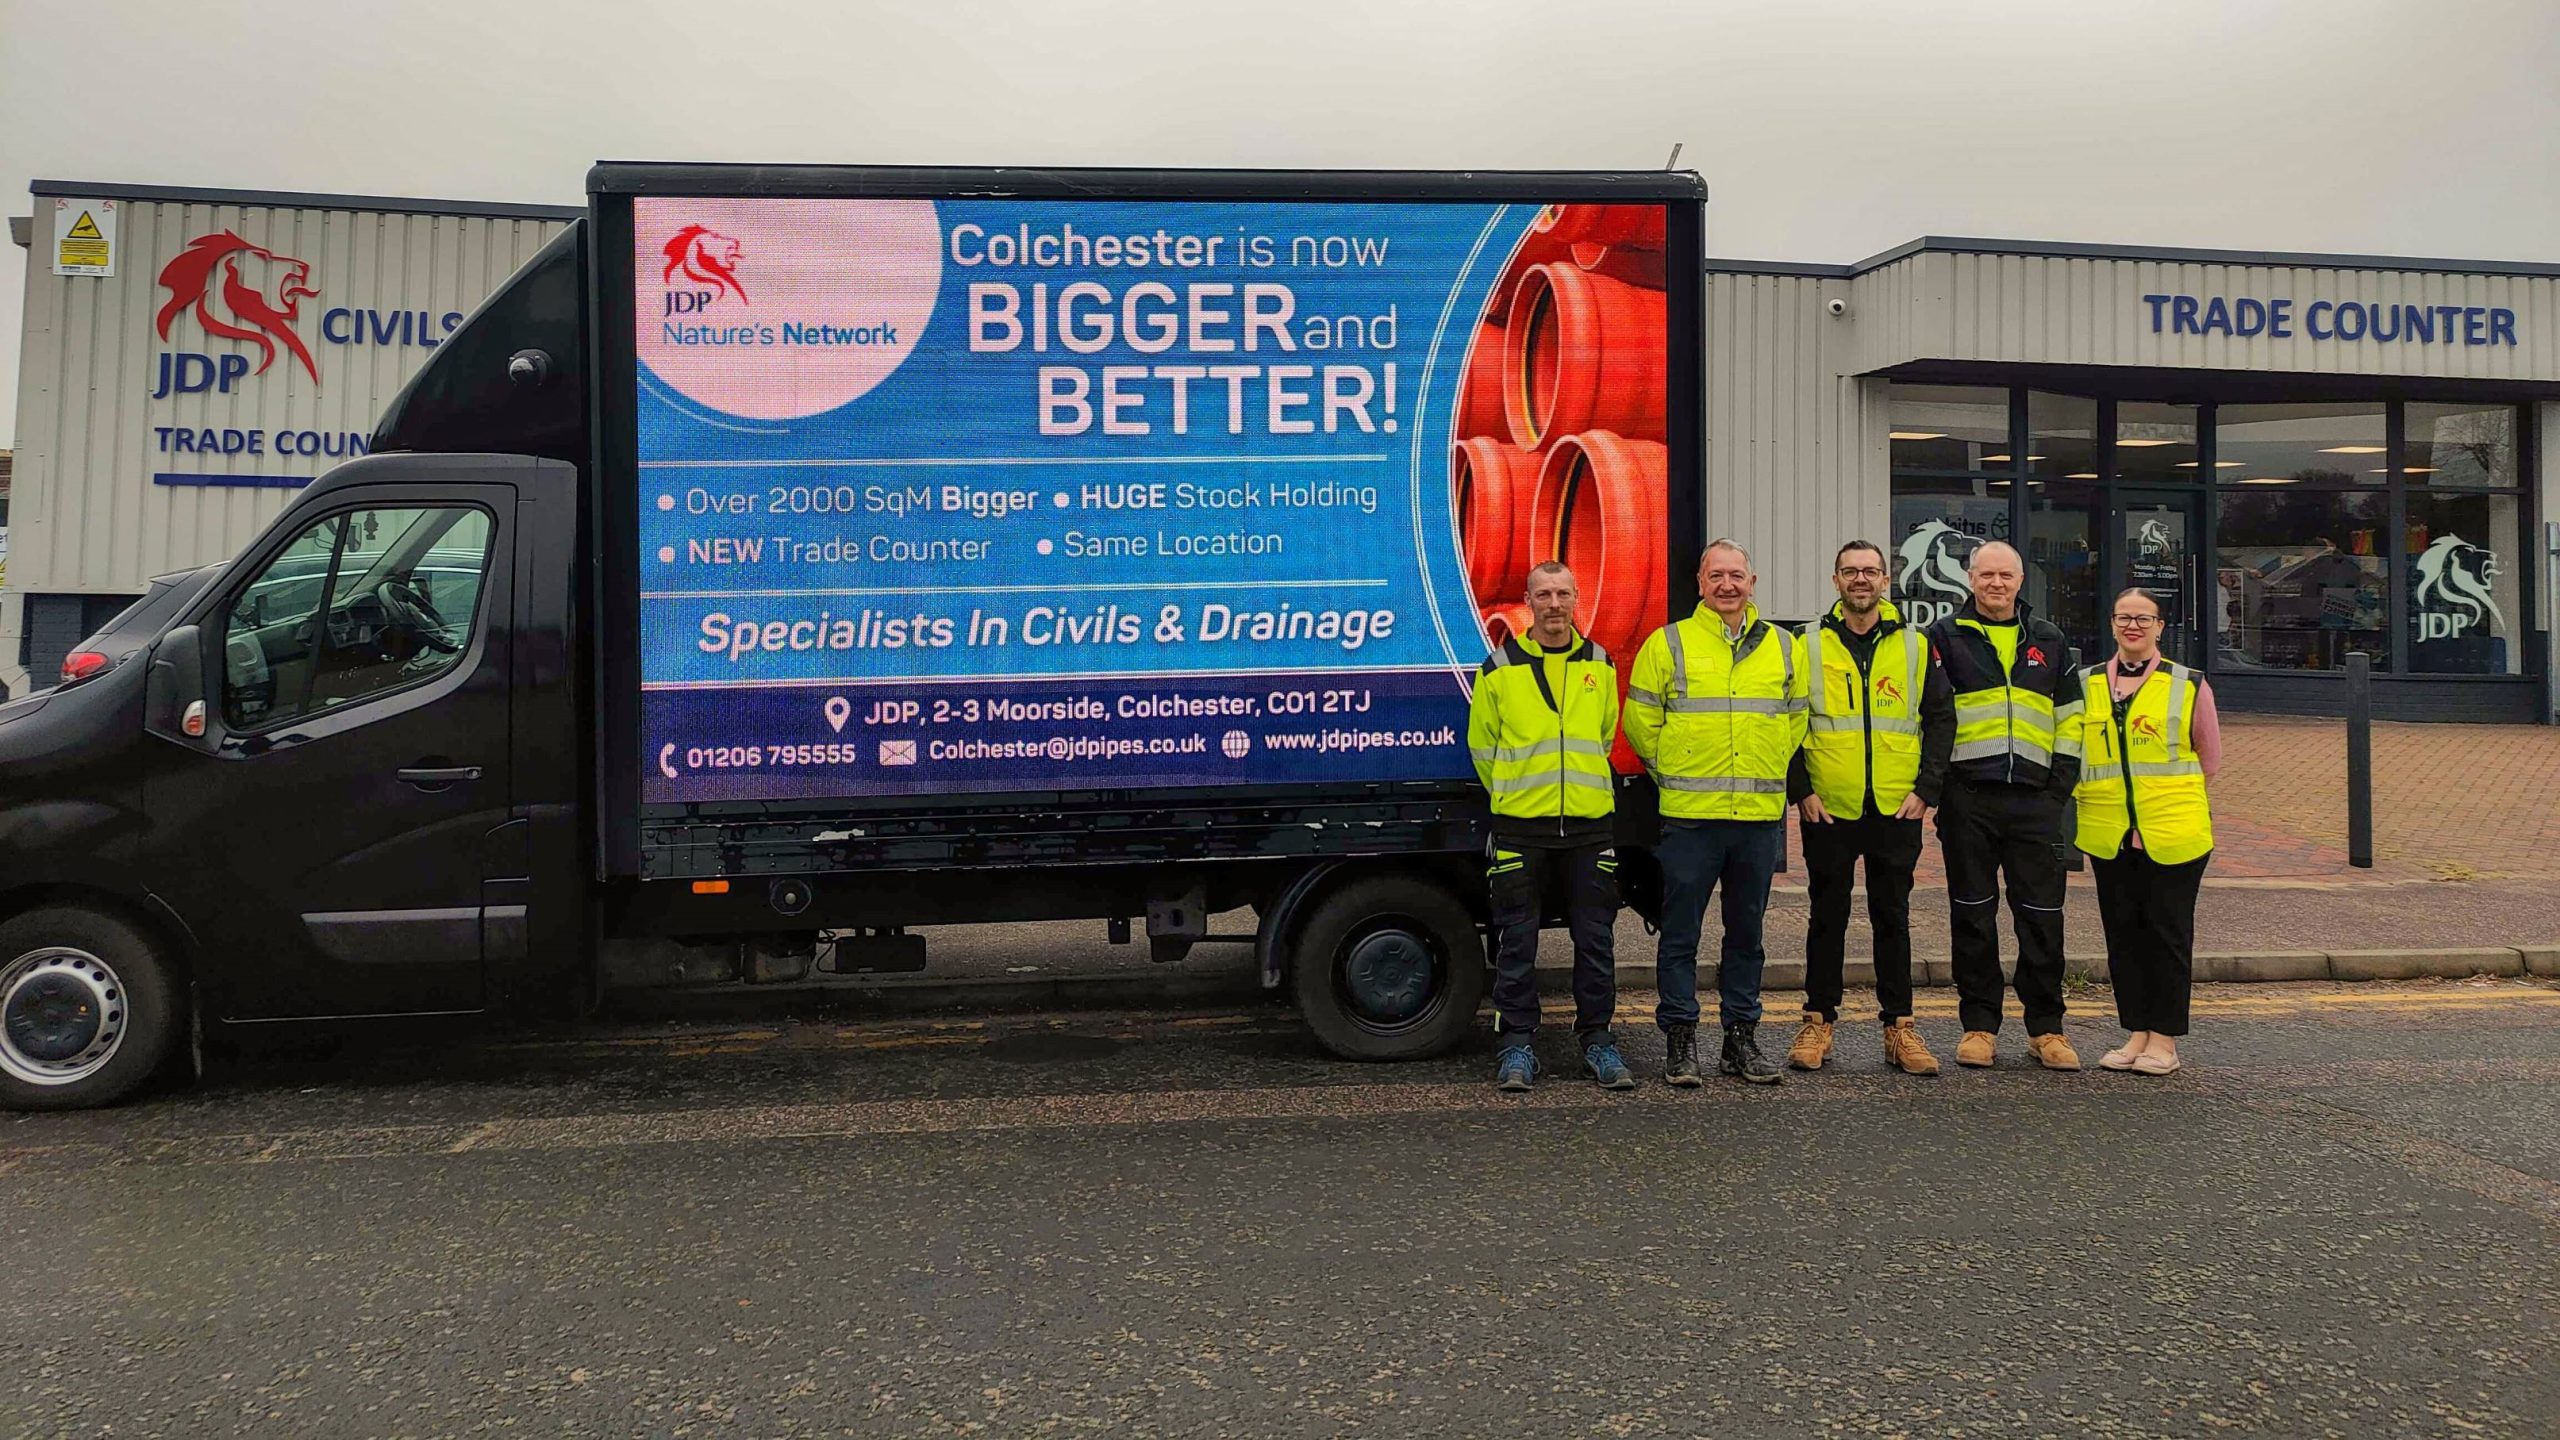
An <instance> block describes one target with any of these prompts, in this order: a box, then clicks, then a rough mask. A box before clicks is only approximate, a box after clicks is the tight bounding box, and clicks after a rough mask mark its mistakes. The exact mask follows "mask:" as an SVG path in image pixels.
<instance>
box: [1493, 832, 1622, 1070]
mask: <svg viewBox="0 0 2560 1440" xmlns="http://www.w3.org/2000/svg"><path fill="white" fill-rule="evenodd" d="M1485 884H1486V887H1487V888H1488V889H1489V890H1490V891H1491V892H1492V900H1493V928H1494V935H1495V940H1494V951H1493V1026H1494V1029H1495V1030H1496V1031H1497V1032H1499V1033H1501V1034H1503V1035H1518V1036H1519V1037H1521V1038H1522V1039H1524V1040H1532V1039H1535V1038H1537V1034H1538V921H1539V919H1540V917H1541V916H1542V914H1543V913H1544V911H1545V909H1546V901H1547V899H1548V898H1549V897H1550V896H1554V897H1555V898H1558V899H1561V900H1562V901H1563V902H1564V909H1565V916H1566V924H1567V926H1568V928H1570V929H1571V930H1572V932H1573V1033H1574V1037H1575V1038H1576V1039H1577V1040H1579V1041H1580V1042H1581V1043H1582V1044H1584V1045H1594V1044H1598V1043H1599V1042H1601V1041H1603V1040H1607V1039H1608V1038H1609V1018H1610V1017H1611V1016H1612V1015H1615V1014H1616V1013H1617V1010H1618V951H1617V925H1618V852H1617V851H1616V850H1615V849H1614V848H1612V847H1611V846H1609V845H1608V844H1606V843H1602V844H1597V845H1573V846H1555V847H1540V846H1530V845H1515V844H1512V843H1510V842H1508V841H1502V840H1497V841H1495V842H1494V850H1493V863H1492V864H1491V865H1489V866H1487V867H1486V868H1485ZM1559 891H1561V892H1562V893H1561V894H1558V893H1557V892H1559Z"/></svg>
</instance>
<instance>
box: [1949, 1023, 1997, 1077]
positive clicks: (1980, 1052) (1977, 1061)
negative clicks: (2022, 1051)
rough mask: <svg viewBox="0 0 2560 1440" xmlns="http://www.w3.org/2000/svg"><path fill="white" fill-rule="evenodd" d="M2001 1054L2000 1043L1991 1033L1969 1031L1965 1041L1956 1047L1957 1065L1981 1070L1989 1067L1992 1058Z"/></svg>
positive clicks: (1965, 1033)
mask: <svg viewBox="0 0 2560 1440" xmlns="http://www.w3.org/2000/svg"><path fill="white" fill-rule="evenodd" d="M1999 1052H2000V1045H1999V1042H1998V1040H1996V1039H1995V1038H1994V1037H1993V1036H1992V1033H1991V1032H1990V1031H1988V1030H1967V1031H1966V1032H1964V1039H1963V1040H1962V1041H1960V1042H1958V1043H1957V1045H1956V1063H1957V1064H1959V1065H1970V1066H1972V1067H1973V1068H1975V1069H1977V1070H1979V1069H1982V1068H1984V1067H1985V1066H1987V1065H1989V1064H1990V1063H1991V1057H1992V1056H1994V1055H1997V1054H1998V1053H1999Z"/></svg>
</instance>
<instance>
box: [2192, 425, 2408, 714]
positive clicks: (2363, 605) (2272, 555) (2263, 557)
mask: <svg viewBox="0 0 2560 1440" xmlns="http://www.w3.org/2000/svg"><path fill="white" fill-rule="evenodd" d="M2252 408H2256V407H2252ZM2275 408H2290V407H2275ZM2217 500H2218V503H2219V507H2220V513H2219V515H2218V516H2217V524H2216V527H2215V537H2214V543H2215V568H2216V577H2215V578H2216V582H2217V583H2218V584H2219V586H2220V587H2221V595H2220V598H2219V603H2218V605H2217V608H2216V611H2215V619H2214V642H2215V643H2214V650H2215V662H2216V664H2217V665H2223V666H2229V667H2231V668H2233V669H2235V670H2251V669H2259V670H2338V669H2343V668H2345V666H2346V663H2347V653H2348V652H2349V651H2351V650H2362V651H2364V652H2365V653H2366V654H2368V655H2371V656H2372V657H2373V666H2374V668H2375V669H2376V670H2385V669H2389V668H2390V664H2391V637H2390V632H2389V630H2388V629H2387V628H2386V627H2387V624H2388V620H2387V615H2388V612H2389V605H2390V577H2389V574H2388V571H2387V570H2386V568H2385V566H2386V565H2387V563H2388V559H2387V551H2388V546H2387V545H2385V544H2384V543H2383V541H2382V535H2383V532H2384V530H2385V529H2386V528H2387V527H2388V526H2389V524H2390V514H2391V504H2390V495H2389V494H2388V492H2386V491H2382V490H2353V491H2348V490H2327V489H2312V488H2307V487H2303V486H2294V485H2283V486H2278V485H2257V486H2233V487H2230V488H2228V489H2226V490H2224V491H2222V492H2221V494H2220V495H2219V496H2218V497H2217Z"/></svg>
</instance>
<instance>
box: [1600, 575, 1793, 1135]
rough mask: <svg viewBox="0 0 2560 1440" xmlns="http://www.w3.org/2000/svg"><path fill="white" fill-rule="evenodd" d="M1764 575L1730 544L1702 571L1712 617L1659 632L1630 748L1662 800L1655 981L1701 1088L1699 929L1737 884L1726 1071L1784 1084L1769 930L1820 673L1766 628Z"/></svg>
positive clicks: (1644, 664)
mask: <svg viewBox="0 0 2560 1440" xmlns="http://www.w3.org/2000/svg"><path fill="white" fill-rule="evenodd" d="M1758 585H1759V576H1758V575H1756V574H1754V573H1753V571H1752V569H1751V556H1750V555H1749V554H1748V553H1746V552H1745V551H1744V550H1743V548H1742V547H1741V546H1739V545H1736V544H1735V543H1733V542H1732V541H1730V540H1718V541H1716V542H1715V543H1713V544H1711V545H1709V546H1708V547H1707V553H1706V555H1705V557H1704V558H1703V559H1701V560H1700V561H1699V562H1698V594H1699V596H1700V597H1701V599H1700V603H1699V605H1698V612H1697V613H1696V614H1695V615H1693V616H1691V617H1689V618H1688V619H1686V620H1675V621H1673V622H1672V623H1670V624H1669V625H1666V626H1664V627H1663V628H1661V629H1660V630H1657V631H1655V632H1654V633H1653V635H1652V637H1651V638H1650V639H1648V640H1646V641H1645V642H1644V648H1643V649H1641V650H1638V651H1637V652H1636V666H1635V673H1634V675H1632V676H1631V677H1629V680H1628V683H1627V715H1626V724H1627V743H1628V744H1629V745H1631V746H1633V747H1634V749H1635V752H1636V754H1637V755H1638V756H1639V757H1640V758H1642V759H1643V761H1644V763H1645V767H1646V768H1647V769H1648V770H1650V771H1652V772H1653V780H1654V784H1655V785H1656V786H1658V787H1659V788H1660V790H1661V793H1662V847H1661V851H1660V854H1661V859H1662V935H1661V939H1660V942H1659V944H1658V946H1657V948H1656V949H1655V952H1654V973H1655V983H1656V985H1657V986H1658V987H1659V989H1660V992H1661V997H1662V999H1661V1004H1660V1006H1659V1007H1658V1008H1657V1009H1656V1010H1655V1012H1654V1019H1655V1022H1656V1023H1657V1024H1659V1025H1661V1026H1662V1032H1663V1039H1664V1048H1665V1049H1666V1051H1667V1052H1668V1056H1669V1060H1668V1064H1667V1066H1666V1068H1665V1071H1664V1078H1665V1079H1667V1080H1669V1081H1670V1082H1671V1083H1672V1084H1674V1085H1679V1086H1692V1085H1696V1084H1698V1083H1700V1081H1699V1075H1698V1063H1697V1045H1698V931H1699V927H1700V926H1701V925H1702V924H1703V923H1704V921H1705V919H1706V912H1707V900H1708V897H1709V896H1711V895H1713V894H1714V893H1715V888H1716V886H1717V885H1718V884H1719V883H1721V884H1722V885H1723V886H1724V947H1723V956H1722V961H1723V963H1722V965H1721V968H1720V969H1719V970H1718V972H1717V973H1718V976H1719V978H1720V981H1721V989H1722V992H1723V994H1722V997H1721V998H1722V1005H1721V1007H1720V1008H1721V1015H1720V1018H1721V1019H1722V1021H1723V1024H1724V1048H1723V1052H1722V1054H1721V1056H1720V1059H1719V1068H1720V1069H1722V1071H1723V1072H1724V1073H1725V1074H1727V1075H1734V1076H1739V1077H1740V1078H1742V1079H1744V1080H1748V1081H1750V1082H1752V1083H1754V1084H1760V1085H1768V1084H1774V1083H1776V1082H1777V1080H1778V1078H1779V1073H1780V1072H1779V1069H1778V1066H1777V1064H1776V1062H1774V1061H1772V1060H1770V1059H1769V1057H1768V1056H1766V1055H1763V1054H1762V1053H1760V1045H1759V1031H1760V971H1761V968H1762V965H1763V963H1764V961H1765V960H1766V959H1767V953H1766V952H1765V951H1764V950H1763V949H1762V947H1761V919H1762V917H1763V916H1764V915H1765V914H1766V913H1767V911H1768V908H1769V881H1770V877H1771V876H1773V875H1775V874H1776V873H1777V869H1778V853H1779V848H1780V846H1781V844H1782V843H1783V836H1782V835H1781V834H1780V831H1779V827H1780V826H1781V825H1782V824H1783V823H1784V820H1783V818H1782V817H1784V816H1785V814H1786V810H1787V764H1788V762H1789V761H1790V760H1792V759H1794V758H1795V753H1796V750H1797V748H1798V747H1799V746H1801V745H1803V744H1804V737H1805V725H1806V710H1807V707H1808V703H1809V701H1808V696H1809V695H1810V693H1811V692H1810V675H1809V672H1808V670H1807V667H1806V665H1805V658H1804V652H1803V641H1802V639H1801V638H1800V637H1798V636H1795V635H1792V634H1789V633H1788V632H1787V631H1785V630H1781V629H1779V628H1778V627H1777V626H1775V625H1772V624H1770V623H1769V622H1768V621H1766V620H1763V619H1761V618H1760V609H1759V607H1758V606H1757V605H1755V604H1753V603H1752V594H1753V592H1754V590H1755V589H1757V587H1758Z"/></svg>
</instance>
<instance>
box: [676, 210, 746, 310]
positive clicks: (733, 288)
mask: <svg viewBox="0 0 2560 1440" xmlns="http://www.w3.org/2000/svg"><path fill="white" fill-rule="evenodd" d="M661 253H663V254H664V255H665V256H666V257H667V268H666V270H665V271H664V272H663V273H661V274H660V275H659V277H658V278H659V279H660V280H662V281H664V282H666V283H668V284H673V283H674V282H675V278H676V275H677V273H678V272H682V273H683V274H684V275H685V276H686V277H687V278H688V279H691V280H693V281H694V282H695V283H697V284H701V285H708V286H710V287H711V288H712V292H713V294H714V295H715V296H717V295H721V294H728V295H735V296H737V297H738V303H739V304H741V305H744V304H747V303H749V302H748V300H747V287H746V286H744V285H741V284H739V283H738V262H739V261H740V260H742V259H744V258H746V257H745V256H743V255H741V254H740V253H739V250H738V242H737V241H735V240H732V239H730V238H729V237H728V236H726V235H722V234H719V233H717V232H715V231H711V230H706V229H704V228H703V227H701V226H699V225H687V226H686V227H684V228H683V229H681V230H679V231H677V232H676V233H675V238H674V239H671V240H669V241H668V242H667V244H666V248H665V250H664V251H662V252H661Z"/></svg>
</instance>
